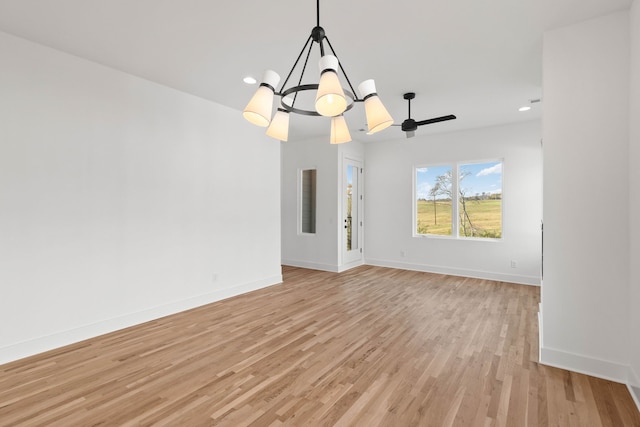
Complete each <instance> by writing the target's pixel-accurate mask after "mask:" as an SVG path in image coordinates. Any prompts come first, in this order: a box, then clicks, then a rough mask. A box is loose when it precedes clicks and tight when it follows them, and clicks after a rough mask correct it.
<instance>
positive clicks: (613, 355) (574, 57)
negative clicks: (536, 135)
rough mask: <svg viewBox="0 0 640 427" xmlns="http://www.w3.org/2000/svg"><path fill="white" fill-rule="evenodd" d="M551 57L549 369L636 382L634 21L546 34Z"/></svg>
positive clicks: (546, 287) (547, 85)
mask: <svg viewBox="0 0 640 427" xmlns="http://www.w3.org/2000/svg"><path fill="white" fill-rule="evenodd" d="M543 56H544V57H543V66H544V68H543V88H544V94H543V97H544V112H543V129H544V131H543V137H544V225H545V241H544V250H545V258H544V259H545V262H544V283H543V285H542V314H543V334H542V337H543V340H542V343H541V361H542V362H543V363H546V364H550V365H555V366H559V367H565V368H569V369H571V370H574V371H578V372H585V373H589V374H592V375H596V376H599V377H604V378H611V379H614V380H617V381H621V382H626V380H627V373H628V366H629V340H630V337H629V243H630V240H629V228H628V224H629V191H630V189H629V159H628V154H629V150H628V144H629V81H630V75H629V14H628V12H626V11H625V12H620V13H616V14H613V15H608V16H605V17H601V18H597V19H594V20H590V21H587V22H583V23H580V24H576V25H573V26H569V27H566V28H561V29H557V30H554V31H550V32H548V33H545V36H544V55H543ZM636 309H637V307H636ZM636 338H637V335H636Z"/></svg>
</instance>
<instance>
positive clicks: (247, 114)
mask: <svg viewBox="0 0 640 427" xmlns="http://www.w3.org/2000/svg"><path fill="white" fill-rule="evenodd" d="M316 11H317V19H316V26H315V27H314V28H313V29H312V30H311V35H310V36H309V38H307V41H306V43H305V44H304V46H303V48H302V50H301V51H300V54H299V55H298V58H297V59H296V61H295V63H294V64H293V67H291V70H290V71H289V74H288V75H287V78H286V79H285V80H284V83H282V86H281V87H280V89H279V90H278V91H276V87H277V85H278V83H279V82H280V76H279V75H278V73H276V72H275V71H272V70H266V71H265V72H264V75H263V78H262V82H261V83H260V87H258V90H257V91H256V93H255V94H254V95H253V97H252V98H251V100H250V101H249V103H248V104H247V106H246V108H245V109H244V111H243V113H242V115H243V116H244V118H245V119H247V120H248V121H249V122H251V123H253V124H255V125H257V126H262V127H266V128H267V132H266V133H267V135H268V136H270V137H272V138H275V139H278V140H280V141H287V139H288V137H289V114H290V113H296V114H302V115H307V116H325V117H330V118H331V136H330V142H331V144H341V143H343V142H349V141H351V135H350V134H349V128H348V127H347V123H346V121H345V119H344V116H343V113H345V112H346V111H349V110H350V109H351V108H353V105H354V103H356V102H364V108H365V114H366V117H367V127H368V132H367V134H369V135H371V134H373V133H376V132H379V131H381V130H383V129H386V128H387V127H389V126H391V124H392V123H393V118H392V117H391V115H390V114H389V112H388V111H387V109H386V108H385V107H384V105H383V104H382V101H381V100H380V98H379V97H378V94H377V93H376V86H375V82H374V81H373V80H365V81H363V82H362V83H360V85H358V92H359V93H360V98H358V97H357V96H356V95H355V92H356V91H355V90H354V89H353V86H352V85H351V81H350V80H349V77H348V76H347V74H346V72H345V71H344V68H343V67H342V64H341V62H340V61H339V60H338V56H337V55H336V52H335V50H334V49H333V46H332V45H331V42H330V41H329V38H328V37H327V36H326V34H325V31H324V28H322V27H321V26H320V0H316ZM325 42H326V44H327V46H328V47H329V49H330V50H331V53H330V54H329V53H325ZM314 44H317V45H318V47H319V49H320V64H319V65H320V81H319V82H318V83H314V84H302V77H303V76H304V73H305V71H306V69H307V63H308V61H309V56H310V55H311V51H312V49H313V46H314ZM305 52H306V58H305V61H304V65H303V66H302V72H301V73H300V79H299V80H298V84H297V85H295V86H291V87H288V88H287V83H289V79H290V78H291V76H292V74H293V73H294V70H295V69H296V67H297V66H298V64H299V63H300V59H301V58H302V57H303V55H304V54H305ZM338 70H339V71H341V72H342V75H343V76H344V79H345V80H346V82H347V84H348V85H349V88H348V89H346V88H343V87H342V84H341V83H340V79H339V77H338ZM307 91H315V92H316V93H315V104H314V108H313V109H310V108H304V107H300V106H299V105H298V106H296V100H297V98H298V95H299V94H301V93H302V92H307ZM275 95H277V96H279V97H280V105H279V106H278V108H277V111H276V113H275V115H273V118H272V114H273V99H274V96H275Z"/></svg>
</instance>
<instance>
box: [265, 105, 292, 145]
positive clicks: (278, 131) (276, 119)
mask: <svg viewBox="0 0 640 427" xmlns="http://www.w3.org/2000/svg"><path fill="white" fill-rule="evenodd" d="M267 135H268V136H270V137H271V138H275V139H279V140H280V141H286V140H287V139H288V138H289V112H288V111H285V110H283V109H282V108H278V111H276V115H275V116H273V120H271V124H270V125H269V127H268V128H267Z"/></svg>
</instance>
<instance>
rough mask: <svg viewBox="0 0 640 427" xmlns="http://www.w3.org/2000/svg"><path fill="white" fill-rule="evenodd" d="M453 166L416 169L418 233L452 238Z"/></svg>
mask: <svg viewBox="0 0 640 427" xmlns="http://www.w3.org/2000/svg"><path fill="white" fill-rule="evenodd" d="M452 172H453V169H452V168H451V166H430V167H426V168H416V233H417V234H435V235H439V236H451V230H452V224H453V223H452V221H451V218H452V210H451V207H452V206H451V175H452Z"/></svg>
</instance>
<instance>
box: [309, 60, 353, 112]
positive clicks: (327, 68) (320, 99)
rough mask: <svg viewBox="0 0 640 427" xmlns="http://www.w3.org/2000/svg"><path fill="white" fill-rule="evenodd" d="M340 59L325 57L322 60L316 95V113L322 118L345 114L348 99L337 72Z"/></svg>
mask: <svg viewBox="0 0 640 427" xmlns="http://www.w3.org/2000/svg"><path fill="white" fill-rule="evenodd" d="M337 69H338V58H336V57H335V56H333V55H325V56H323V57H322V58H320V73H321V74H320V83H319V84H318V91H317V93H316V111H317V112H318V113H319V114H320V115H321V116H326V117H333V116H337V115H339V114H342V113H344V111H345V110H346V109H347V99H346V98H345V96H344V91H343V90H342V86H341V85H340V79H338V74H337V73H336V70H337Z"/></svg>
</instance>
